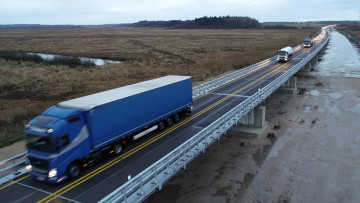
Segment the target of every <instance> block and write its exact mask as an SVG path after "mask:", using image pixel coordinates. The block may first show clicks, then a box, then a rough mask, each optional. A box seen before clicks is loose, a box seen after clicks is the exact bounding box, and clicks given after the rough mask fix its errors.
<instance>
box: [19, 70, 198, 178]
mask: <svg viewBox="0 0 360 203" xmlns="http://www.w3.org/2000/svg"><path fill="white" fill-rule="evenodd" d="M192 104H193V101H192V79H191V77H189V76H173V75H170V76H165V77H161V78H157V79H153V80H149V81H145V82H140V83H136V84H132V85H128V86H124V87H119V88H116V89H111V90H108V91H104V92H99V93H96V94H92V95H88V96H84V97H79V98H76V99H71V100H68V101H64V102H60V103H58V104H57V105H55V106H52V107H50V108H49V109H47V110H45V111H44V112H43V113H42V115H40V116H38V117H36V118H34V119H33V120H31V121H30V122H29V123H28V124H27V125H26V127H25V135H26V148H27V155H28V159H27V165H26V168H27V169H28V170H29V173H30V176H31V177H33V178H34V179H37V180H40V181H45V182H48V183H58V182H61V181H63V180H65V179H75V178H77V177H78V176H79V175H80V173H81V170H82V169H83V167H87V166H90V165H92V164H93V163H96V162H98V161H100V160H102V159H103V158H104V157H105V156H109V155H111V154H113V155H118V154H120V153H121V152H122V150H123V147H124V146H125V144H126V143H128V142H129V141H131V140H135V139H139V138H140V137H142V136H144V135H146V134H148V133H150V132H152V131H155V130H163V129H164V128H165V127H166V126H171V125H172V124H173V123H176V122H178V121H179V119H180V116H181V115H185V114H188V113H191V110H192Z"/></svg>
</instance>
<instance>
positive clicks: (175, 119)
mask: <svg viewBox="0 0 360 203" xmlns="http://www.w3.org/2000/svg"><path fill="white" fill-rule="evenodd" d="M173 119H174V123H177V122H179V120H180V116H179V114H178V113H177V114H175V115H173Z"/></svg>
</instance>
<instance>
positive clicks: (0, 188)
mask: <svg viewBox="0 0 360 203" xmlns="http://www.w3.org/2000/svg"><path fill="white" fill-rule="evenodd" d="M27 177H29V175H27V176H24V177H22V178H20V179H17V180H15V181H13V182H11V183H9V184H7V185H5V186H3V187H0V190H2V189H4V188H6V187H9V186H10V185H12V184H14V183H17V182H19V181H21V180H24V179H25V178H27Z"/></svg>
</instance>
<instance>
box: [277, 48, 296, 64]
mask: <svg viewBox="0 0 360 203" xmlns="http://www.w3.org/2000/svg"><path fill="white" fill-rule="evenodd" d="M277 55H278V56H277V61H278V62H288V61H290V60H291V59H292V56H293V49H292V48H291V47H285V48H282V49H281V50H280V51H279V52H278V53H277Z"/></svg>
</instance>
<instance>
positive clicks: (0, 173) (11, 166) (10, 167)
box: [0, 153, 27, 185]
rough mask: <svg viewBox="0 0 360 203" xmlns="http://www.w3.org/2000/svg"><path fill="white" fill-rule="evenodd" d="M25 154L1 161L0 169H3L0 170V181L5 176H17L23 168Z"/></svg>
mask: <svg viewBox="0 0 360 203" xmlns="http://www.w3.org/2000/svg"><path fill="white" fill-rule="evenodd" d="M26 156H27V155H26V153H22V154H19V155H16V156H14V157H11V158H9V159H6V160H4V161H1V162H0V168H3V167H5V168H3V169H1V170H0V179H1V178H4V177H5V176H7V175H10V174H15V175H16V174H18V173H20V171H19V170H20V169H22V168H24V167H25V160H24V158H26ZM18 160H20V161H19V162H17V161H18ZM1 182H2V181H0V185H1Z"/></svg>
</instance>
